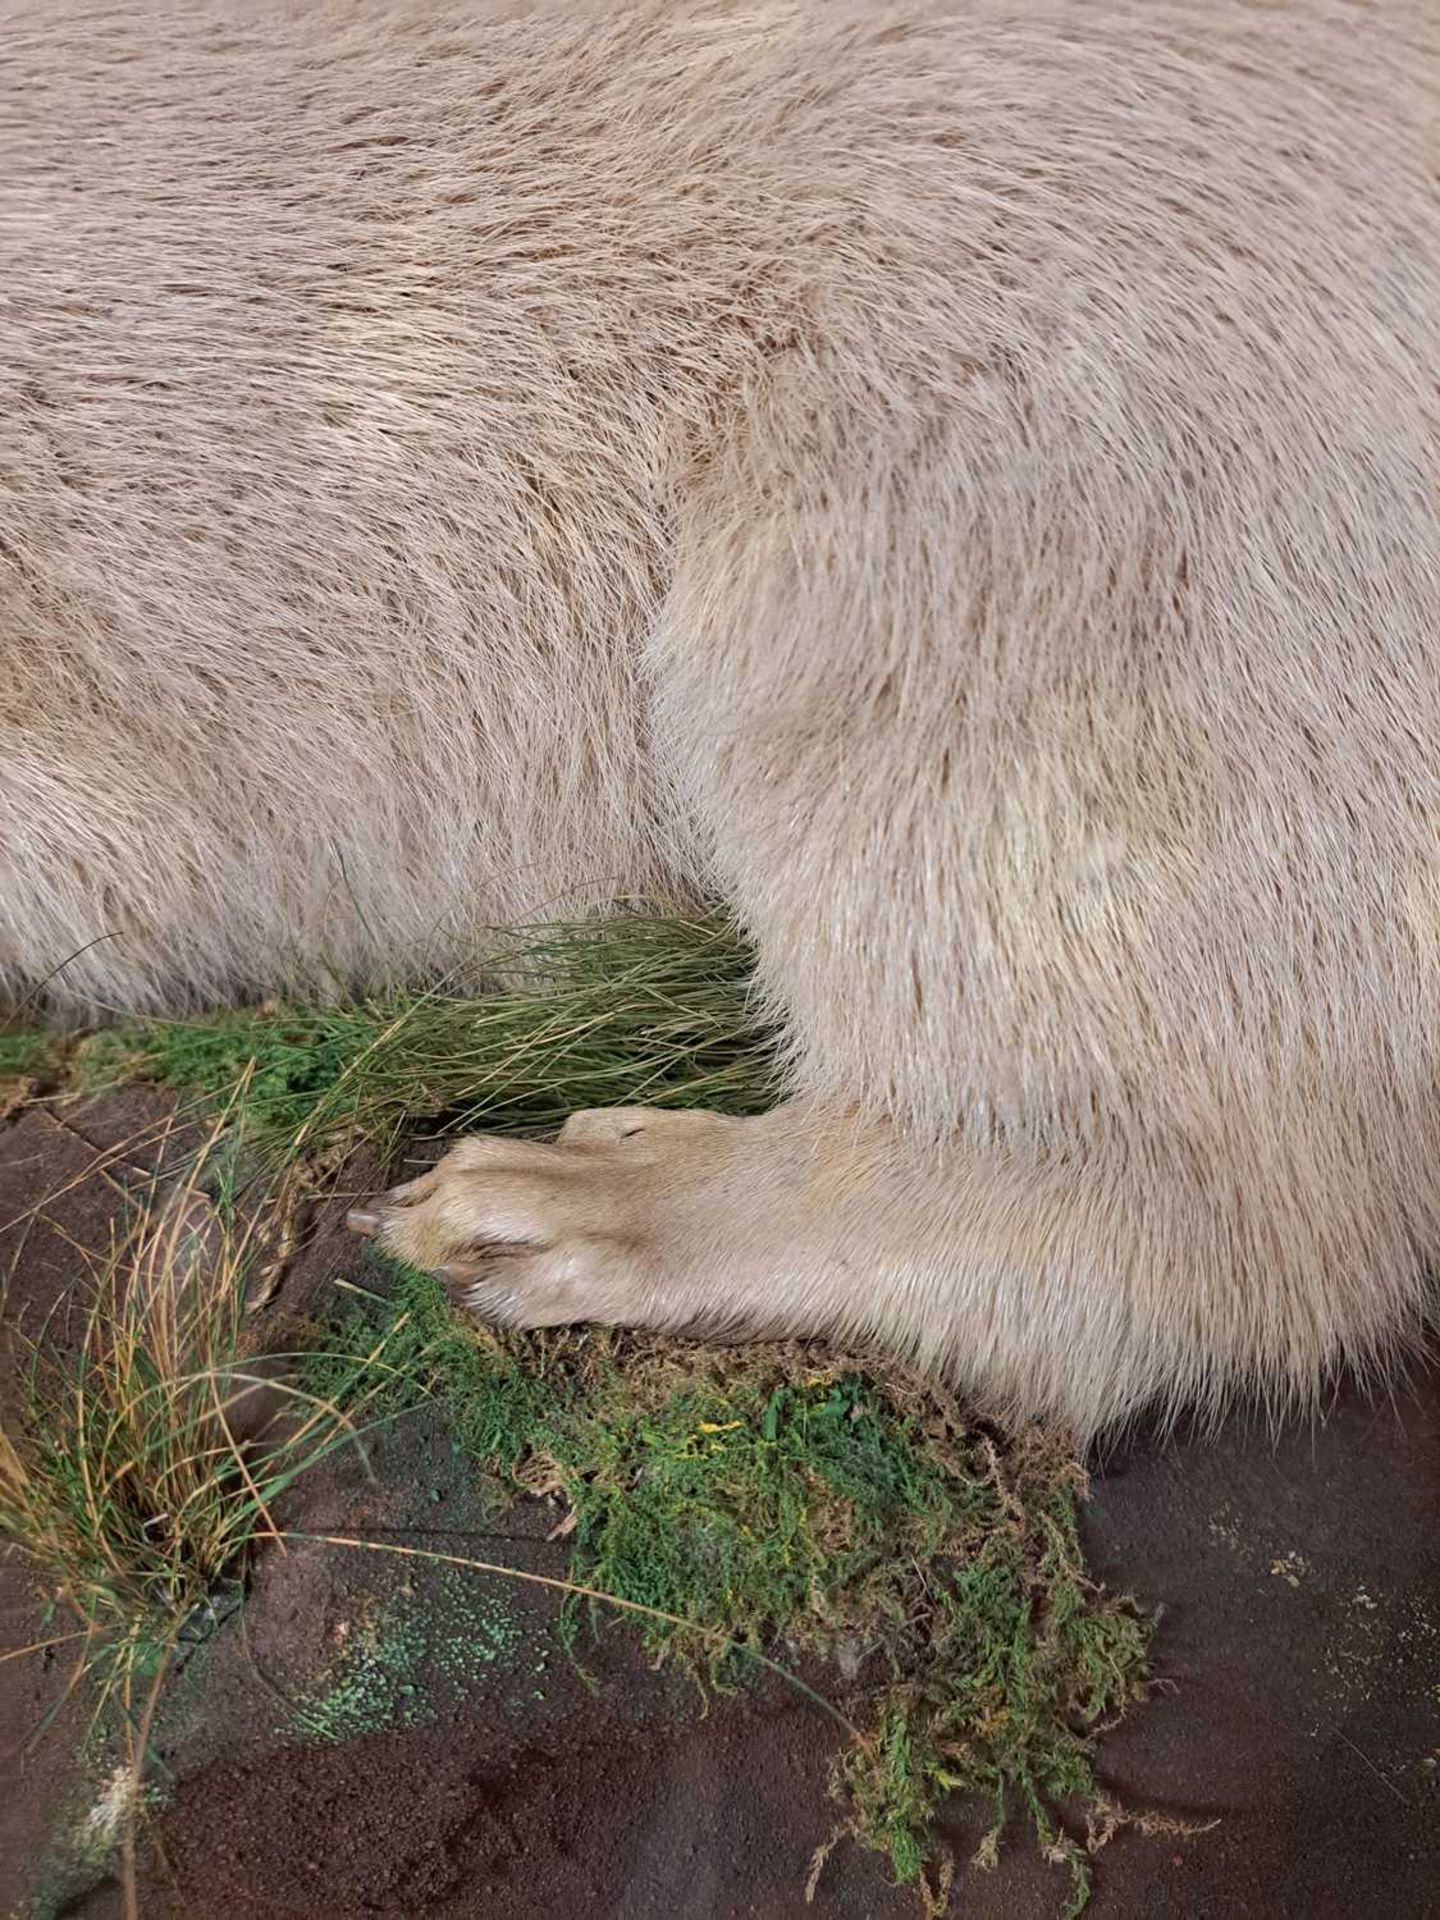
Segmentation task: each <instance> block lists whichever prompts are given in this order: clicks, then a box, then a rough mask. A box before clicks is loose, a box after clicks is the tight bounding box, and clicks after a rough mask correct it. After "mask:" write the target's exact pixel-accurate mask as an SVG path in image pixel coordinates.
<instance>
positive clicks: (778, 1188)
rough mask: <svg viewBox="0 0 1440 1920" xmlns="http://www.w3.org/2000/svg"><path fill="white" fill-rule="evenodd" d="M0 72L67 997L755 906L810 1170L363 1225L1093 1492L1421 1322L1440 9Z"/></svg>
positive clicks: (424, 15)
mask: <svg viewBox="0 0 1440 1920" xmlns="http://www.w3.org/2000/svg"><path fill="white" fill-rule="evenodd" d="M0 12H3V15H4V17H3V19H0V648H3V654H0V659H3V668H4V672H3V679H0V985H3V987H4V989H5V990H6V991H8V993H9V994H10V995H12V996H16V997H18V996H24V995H27V994H28V995H34V994H39V995H41V996H42V997H43V998H44V999H45V1000H46V1001H47V1002H48V1004H49V1005H50V1006H52V1007H53V1008H54V1009H55V1010H56V1011H57V1012H59V1013H62V1014H75V1013H81V1014H89V1013H92V1012H93V1011H94V1010H95V1009H96V1008H97V1007H98V1008H106V1009H111V1008H113V1009H124V1010H135V1009H143V1008H161V1007H187V1006H198V1005H204V1004H208V1003H211V1002H215V1001H217V1000H223V999H228V998H232V997H236V996H243V995H248V994H257V993H262V992H266V991H270V990H272V989H275V988H277V987H284V986H288V987H290V988H292V989H300V990H315V989H317V988H319V987H322V986H323V985H325V984H326V983H327V982H333V981H334V980H336V979H338V980H340V981H341V982H342V983H345V984H352V985H353V984H362V983H365V982H367V981H372V980H375V979H377V978H380V977H385V976H391V975H394V974H397V973H400V974H403V973H407V972H408V973H424V972H425V971H426V970H431V969H434V968H437V967H444V966H447V965H449V964H451V963H453V962H454V961H455V960H456V959H458V958H459V957H460V956H462V955H465V954H466V953H467V952H468V951H469V950H470V948H471V946H472V944H473V942H474V940H475V938H476V935H477V929H478V928H479V927H480V926H482V925H483V924H484V923H487V922H491V921H495V920H497V919H504V918H507V917H513V916H516V915H528V914H531V913H533V912H534V911H535V910H537V908H542V907H545V906H547V905H563V906H564V907H565V908H566V909H567V910H570V909H573V908H574V907H575V906H576V905H577V904H579V905H597V906H598V905H603V904H605V903H606V902H608V901H612V900H615V899H618V898H622V897H635V896H643V897H645V898H648V899H661V900H663V899H691V898H694V897H696V896H698V895H703V894H718V895H720V896H722V897H723V898H724V899H725V900H727V901H729V902H730V903H732V904H733V906H734V908H735V910H736V911H737V913H738V914H739V915H740V917H741V919H742V920H743V922H744V924H745V925H746V926H747V927H748V929H749V930H750V931H751V933H752V934H753V935H754V937H755V939H756V941H757V943H758V949H759V953H760V957H761V968H762V976H763V981H764V986H765V989H766V991H767V992H768V994H769V995H770V996H771V998H772V999H773V1001H774V1003H775V1004H776V1006H777V1007H778V1008H779V1009H780V1010H781V1012H782V1014H783V1016H784V1018H785V1020H786V1021H787V1023H788V1031H789V1032H790V1034H791V1035H792V1037H793V1077H794V1095H793V1099H792V1100H790V1101H789V1102H788V1103H787V1104H786V1105H785V1106H784V1107H783V1108H782V1109H780V1111H779V1112H778V1113H777V1114H776V1115H773V1116H771V1117H769V1118H767V1119H765V1120H761V1121H755V1122H745V1123H736V1122H724V1121H719V1120H711V1119H706V1118H701V1119H683V1120H682V1119H674V1118H671V1119H669V1120H666V1119H664V1118H663V1117H656V1116H650V1117H648V1118H645V1119H643V1120H641V1121H636V1120H635V1119H634V1118H633V1117H632V1116H627V1115H624V1114H622V1115H620V1116H619V1117H618V1119H617V1118H615V1117H606V1116H601V1117H598V1118H597V1117H593V1116H592V1117H586V1118H582V1119H581V1121H580V1122H579V1123H578V1131H577V1132H572V1133H571V1134H570V1135H569V1136H568V1137H567V1138H566V1139H565V1140H563V1141H562V1143H561V1144H560V1145H559V1146H557V1147H553V1148H548V1149H547V1148H538V1147H537V1148H529V1147H517V1146H515V1145H513V1144H510V1143H495V1142H488V1141H479V1142H471V1143H467V1144H466V1145H465V1146H463V1147H462V1148H461V1149H459V1150H458V1151H457V1154H456V1155H455V1156H453V1157H452V1159H451V1160H450V1161H449V1162H448V1163H447V1164H446V1166H445V1167H444V1168H443V1169H442V1170H441V1172H440V1173H439V1174H437V1175H435V1176H431V1177H429V1178H428V1180H427V1181H426V1182H425V1183H422V1185H421V1186H420V1187H418V1188H416V1189H413V1190H411V1191H409V1192H407V1193H404V1194H402V1195H400V1196H399V1197H392V1198H391V1199H390V1200H388V1201H387V1202H386V1203H385V1204H384V1205H382V1206H380V1207H377V1208H376V1209H373V1210H369V1211H368V1212H362V1214H361V1216H360V1218H359V1220H358V1221H357V1224H358V1225H360V1226H362V1227H378V1228H379V1229H380V1230H381V1231H382V1232H383V1233H384V1234H385V1236H386V1238H387V1239H388V1240H389V1242H390V1243H391V1244H392V1245H395V1246H397V1247H399V1248H401V1249H402V1250H404V1251H406V1252H408V1253H410V1254H411V1255H412V1256H413V1257H416V1258H420V1259H423V1260H424V1261H426V1262H427V1263H428V1264H431V1265H434V1266H437V1267H443V1268H445V1269H447V1270H448V1271H449V1273H450V1275H451V1278H452V1280H453V1282H454V1285H455V1287H456V1290H457V1293H458V1294H459V1295H460V1296H461V1297H463V1298H466V1299H468V1300H469V1301H470V1303H471V1304H472V1305H474V1306H476V1307H478V1308H479V1309H480V1310H482V1311H489V1312H493V1313H497V1314H500V1315H502V1316H505V1317H509V1318H512V1319H516V1320H520V1321H526V1322H532V1323H534V1322H543V1321H548V1320H555V1319H566V1318H574V1317H584V1316H598V1317H603V1318H611V1319H616V1320H622V1321H626V1320H638V1321H643V1322H647V1323H655V1324H664V1325H675V1326H692V1325H711V1326H719V1327H724V1328H728V1329H731V1330H738V1331H742V1332H753V1333H766V1332H792V1331H796V1332H812V1331H823V1332H831V1333H835V1334H838V1335H840V1336H842V1337H843V1338H845V1339H847V1340H850V1339H857V1338H866V1339H874V1340H876V1341H878V1342H880V1343H881V1344H884V1345H888V1346H890V1347H893V1348H895V1349H898V1350H900V1351H902V1352H904V1353H907V1354H909V1355H912V1356H915V1357H919V1358H920V1359H922V1360H924V1361H925V1362H927V1363H930V1364H935V1365H939V1366H941V1367H943V1368H944V1369H945V1370H947V1371H948V1373H949V1374H950V1375H951V1376H952V1377H953V1378H955V1379H956V1380H957V1381H958V1382H959V1383H961V1384H962V1385H964V1386H965V1387H967V1388H968V1389H969V1390H970V1391H972V1392H973V1393H976V1394H978V1395H979V1396H981V1398H982V1399H983V1400H985V1401H986V1403H987V1404H989V1405H991V1406H992V1407H994V1408H995V1409H996V1410H997V1411H999V1412H1001V1413H1004V1414H1010V1415H1014V1414H1020V1413H1029V1412H1035V1411H1039V1412H1044V1413H1049V1414H1052V1415H1056V1416H1059V1417H1061V1418H1065V1419H1068V1420H1070V1421H1073V1422H1074V1423H1075V1424H1076V1425H1077V1426H1078V1427H1079V1428H1081V1429H1082V1430H1086V1431H1089V1430H1093V1429H1095V1428H1097V1427H1100V1426H1103V1425H1105V1424H1107V1423H1109V1422H1113V1421H1115V1420H1116V1419H1119V1418H1122V1417H1124V1416H1126V1415H1128V1414H1130V1413H1131V1412H1133V1411H1134V1410H1136V1409H1137V1408H1139V1407H1141V1406H1142V1405H1144V1404H1146V1403H1148V1402H1151V1401H1153V1400H1156V1399H1160V1400H1162V1401H1165V1402H1168V1403H1170V1404H1171V1405H1178V1404H1181V1403H1183V1402H1195V1401H1197V1400H1198V1401H1200V1402H1201V1403H1204V1404H1207V1405H1213V1404H1215V1403H1216V1402H1217V1401H1218V1399H1219V1398H1220V1396H1221V1395H1222V1394H1223V1393H1224V1392H1225V1391H1226V1390H1227V1389H1229V1388H1231V1387H1234V1386H1237V1385H1245V1384H1247V1383H1249V1384H1256V1385H1258V1386H1260V1387H1261V1388H1262V1389H1264V1390H1266V1391H1268V1392H1269V1393H1271V1394H1272V1395H1277V1396H1279V1395H1285V1394H1287V1393H1289V1392H1291V1391H1293V1390H1299V1391H1302V1392H1303V1391H1307V1390H1310V1389H1313V1387H1314V1386H1315V1385H1316V1383H1317V1382H1318V1381H1319V1380H1320V1379H1321V1378H1322V1377H1323V1376H1324V1375H1325V1373H1326V1372H1327V1371H1328V1370H1329V1369H1331V1368H1333V1367H1334V1366H1336V1365H1337V1364H1338V1363H1340V1362H1341V1361H1342V1360H1344V1359H1346V1358H1350V1359H1352V1360H1359V1361H1365V1360H1367V1359H1369V1358H1371V1357H1374V1356H1380V1355H1383V1354H1385V1353H1387V1352H1391V1351H1393V1350H1394V1349H1395V1346H1396V1343H1398V1342H1402V1341H1403V1340H1404V1339H1406V1338H1407V1337H1409V1336H1412V1335H1413V1334H1414V1333H1415V1332H1416V1330H1417V1328H1418V1326H1419V1323H1420V1320H1421V1317H1422V1314H1423V1312H1424V1303H1425V1285H1424V1280H1423V1274H1424V1270H1425V1267H1426V1263H1427V1262H1429V1261H1432V1260H1433V1259H1434V1258H1435V1256H1436V1254H1437V1252H1440V1089H1437V1082H1440V620H1437V611H1440V604H1437V603H1440V541H1437V521H1436V493H1435V488H1436V483H1437V478H1440V474H1437V399H1436V382H1437V371H1440V355H1437V330H1440V239H1437V190H1436V178H1435V174H1436V167H1435V163H1436V152H1437V148H1436V131H1437V129H1436V102H1437V98H1440V94H1437V85H1440V67H1437V58H1436V45H1435V38H1436V23H1435V19H1434V16H1433V12H1432V9H1431V8H1430V7H1429V6H1428V5H1427V4H1425V0H1416V3H1415V4H1407V3H1406V0H1381V3H1380V4H1375V5H1370V6H1362V5H1347V4H1342V3H1341V0H1293V3H1292V4H1288V5H1284V4H1281V5H1263V4H1248V3H1247V0H1185V3H1184V4H1166V3H1165V0H1095V4H1085V3H1084V0H1075V3H1074V4H1066V3H1065V0H969V3H968V4H955V5H940V4H924V3H923V0H911V3H910V4H900V5H889V4H883V5H882V4H874V5H847V4H843V3H837V0H824V3H822V0H814V3H813V4H795V5H787V4H780V3H779V0H757V3H756V4H753V5H740V4H737V5H722V4H713V5H697V4H684V5H669V6H660V5H655V6H648V7H647V6H642V7H619V6H591V5H584V4H581V5H563V6H550V5H544V4H536V5H504V6H502V5H482V4H474V5H462V4H457V3H456V0H414V4H409V3H408V0H346V3H345V4H335V5H329V4H325V5H319V4H305V3H304V0H301V4H285V5H278V4H277V5H259V4H246V3H245V0H175V3H174V4H167V5H157V6H152V7H146V6H142V5H133V4H116V5H113V6H107V5H104V4H101V3H100V0H83V3H77V0H60V4H54V3H53V0H49V3H47V4H46V5H44V6H40V5H25V6H18V7H15V6H12V7H10V8H8V9H0Z"/></svg>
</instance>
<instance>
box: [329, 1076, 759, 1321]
mask: <svg viewBox="0 0 1440 1920" xmlns="http://www.w3.org/2000/svg"><path fill="white" fill-rule="evenodd" d="M743 1124H744V1123H743V1122H740V1121H734V1120H727V1119H724V1118H722V1117H721V1116H719V1115H717V1114H709V1113H667V1112H660V1111H657V1110H654V1109H651V1108H648V1107H609V1108H603V1109H598V1110H595V1111H591V1112H585V1113H577V1114H574V1115H573V1116H572V1117H571V1119H570V1120H569V1121H567V1123H566V1125H565V1127H564V1128H563V1129H562V1131H561V1133H560V1136H559V1138H558V1139H557V1140H556V1141H555V1143H554V1144H553V1145H540V1144H537V1143H535V1142H531V1141H523V1140H511V1139H506V1138H503V1137H502V1136H500V1135H495V1134H476V1135H474V1136H472V1137H471V1138H469V1139H466V1140H462V1141H461V1142H460V1143H459V1145H458V1146H456V1147H454V1148H452V1150H451V1151H450V1152H449V1153H447V1154H446V1156H445V1158H444V1159H443V1160H441V1161H440V1162H439V1163H438V1164H437V1165H436V1166H435V1167H433V1168H432V1169H431V1171H430V1172H429V1173H425V1174H422V1175H421V1176H420V1177H419V1179H417V1180H411V1181H408V1182H407V1183H406V1184H405V1185H404V1186H399V1187H395V1188H393V1189H392V1190H391V1191H390V1192H389V1193H385V1194H382V1195H380V1196H379V1197H378V1198H377V1199H375V1200H372V1201H368V1202H366V1203H364V1204H363V1205H361V1206H358V1207H356V1208H354V1209H353V1210H352V1212H351V1213H350V1215H349V1217H348V1224H349V1225H350V1227H352V1228H353V1229H354V1230H355V1231H356V1232H357V1233H363V1234H367V1235H373V1236H374V1237H375V1238H376V1239H377V1240H378V1241H379V1243H380V1244H381V1245H382V1246H383V1247H385V1248H386V1249H387V1250H388V1251H390V1252H391V1253H394V1254H396V1255H397V1256H398V1257H399V1258H401V1259H403V1260H406V1261H408V1262H409V1263H410V1265H412V1266H415V1267H420V1268H422V1269H424V1270H425V1271H427V1272H430V1273H434V1274H437V1275H438V1276H439V1277H440V1278H441V1279H442V1280H443V1281H444V1282H445V1285H446V1287H447V1289H448V1291H449V1293H450V1297H451V1298H452V1300H454V1301H455V1303H456V1304H457V1305H458V1306H463V1307H466V1308H468V1309H469V1311H470V1312H472V1313H475V1314H478V1315H479V1316H480V1317H481V1318H483V1319H487V1320H497V1321H500V1322H502V1323H503V1324H505V1325H508V1326H516V1327H550V1326H562V1325H565V1324H568V1323H570V1322H573V1321H579V1320H602V1321H607V1322H611V1323H613V1324H617V1325H627V1324H632V1325H633V1324H645V1323H647V1322H649V1321H652V1320H657V1319H660V1318H663V1317H664V1313H663V1308H662V1304H661V1303H662V1299H663V1297H664V1295H665V1294H666V1293H667V1292H668V1287H667V1284H666V1283H667V1281H668V1280H670V1279H671V1278H673V1275H672V1273H671V1271H670V1270H671V1268H672V1266H673V1262H674V1255H673V1238H674V1236H673V1235H671V1234H667V1232H666V1224H667V1221H673V1219H674V1218H675V1217H676V1215H677V1214H680V1215H683V1213H684V1211H685V1195H686V1191H687V1189H688V1188H689V1187H690V1186H691V1185H692V1183H693V1181H694V1180H695V1179H696V1178H697V1177H698V1176H699V1175H700V1174H701V1173H702V1172H703V1170H704V1169H705V1168H706V1167H707V1166H708V1165H709V1164H711V1163H713V1161H714V1160H715V1159H716V1158H717V1157H721V1158H723V1155H724V1143H725V1142H726V1140H727V1139H728V1138H729V1137H730V1136H731V1135H732V1134H733V1131H734V1130H735V1129H737V1128H739V1127H741V1126H743Z"/></svg>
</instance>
